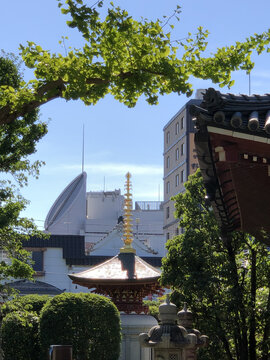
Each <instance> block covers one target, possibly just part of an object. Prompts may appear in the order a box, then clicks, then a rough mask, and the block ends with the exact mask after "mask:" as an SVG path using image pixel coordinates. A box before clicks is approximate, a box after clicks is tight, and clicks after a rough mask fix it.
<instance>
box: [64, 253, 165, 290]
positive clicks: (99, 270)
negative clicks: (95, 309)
mask: <svg viewBox="0 0 270 360" xmlns="http://www.w3.org/2000/svg"><path fill="white" fill-rule="evenodd" d="M69 277H70V278H71V279H72V280H73V282H74V283H76V284H79V285H82V286H88V285H89V286H93V284H99V285H100V284H112V285H115V284H123V283H136V284H143V283H149V282H156V281H157V280H158V278H159V277H160V271H159V270H157V269H155V268H154V267H153V266H151V265H149V264H148V263H147V262H145V261H144V260H142V259H141V258H140V257H138V256H136V255H135V254H134V253H120V254H118V255H117V256H114V257H113V258H112V259H109V260H107V261H105V262H104V263H102V264H99V265H97V266H94V267H92V268H90V269H88V270H85V271H82V272H80V273H77V274H70V275H69Z"/></svg>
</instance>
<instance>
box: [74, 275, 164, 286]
mask: <svg viewBox="0 0 270 360" xmlns="http://www.w3.org/2000/svg"><path fill="white" fill-rule="evenodd" d="M68 276H69V277H70V279H71V280H72V282H73V283H74V284H78V285H82V284H84V285H82V286H88V285H89V286H90V287H95V285H98V286H101V285H107V286H108V285H110V286H114V285H117V286H139V285H140V286H141V285H144V284H145V285H151V284H153V285H154V284H156V283H157V282H158V279H159V276H156V277H151V278H143V279H137V278H135V279H89V278H82V277H77V276H74V275H68Z"/></svg>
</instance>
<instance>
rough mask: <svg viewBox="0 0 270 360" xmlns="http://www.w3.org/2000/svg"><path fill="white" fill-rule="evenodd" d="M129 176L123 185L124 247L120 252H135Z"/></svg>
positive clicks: (129, 175)
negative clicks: (124, 191)
mask: <svg viewBox="0 0 270 360" xmlns="http://www.w3.org/2000/svg"><path fill="white" fill-rule="evenodd" d="M130 178H131V174H130V172H128V173H127V174H126V179H127V180H126V183H125V189H126V193H125V200H124V234H123V241H124V244H125V245H124V247H123V248H121V249H120V252H133V253H135V250H134V249H133V247H132V245H131V244H132V241H133V233H132V214H131V212H132V194H131V181H130Z"/></svg>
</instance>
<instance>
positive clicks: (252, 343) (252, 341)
mask: <svg viewBox="0 0 270 360" xmlns="http://www.w3.org/2000/svg"><path fill="white" fill-rule="evenodd" d="M250 251H251V278H250V283H251V286H250V305H251V306H250V307H251V310H250V318H249V356H250V360H257V355H256V317H255V313H256V309H255V307H256V288H257V281H256V275H257V274H256V263H257V252H256V250H254V249H251V250H250Z"/></svg>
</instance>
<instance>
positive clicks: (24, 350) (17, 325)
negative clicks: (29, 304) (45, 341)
mask: <svg viewBox="0 0 270 360" xmlns="http://www.w3.org/2000/svg"><path fill="white" fill-rule="evenodd" d="M2 348H3V350H4V354H5V356H4V358H5V360H14V359H16V360H33V359H39V350H40V348H39V341H38V316H37V315H36V314H35V313H31V312H27V311H23V312H12V313H10V314H8V315H7V316H6V317H5V318H4V319H3V323H2Z"/></svg>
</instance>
